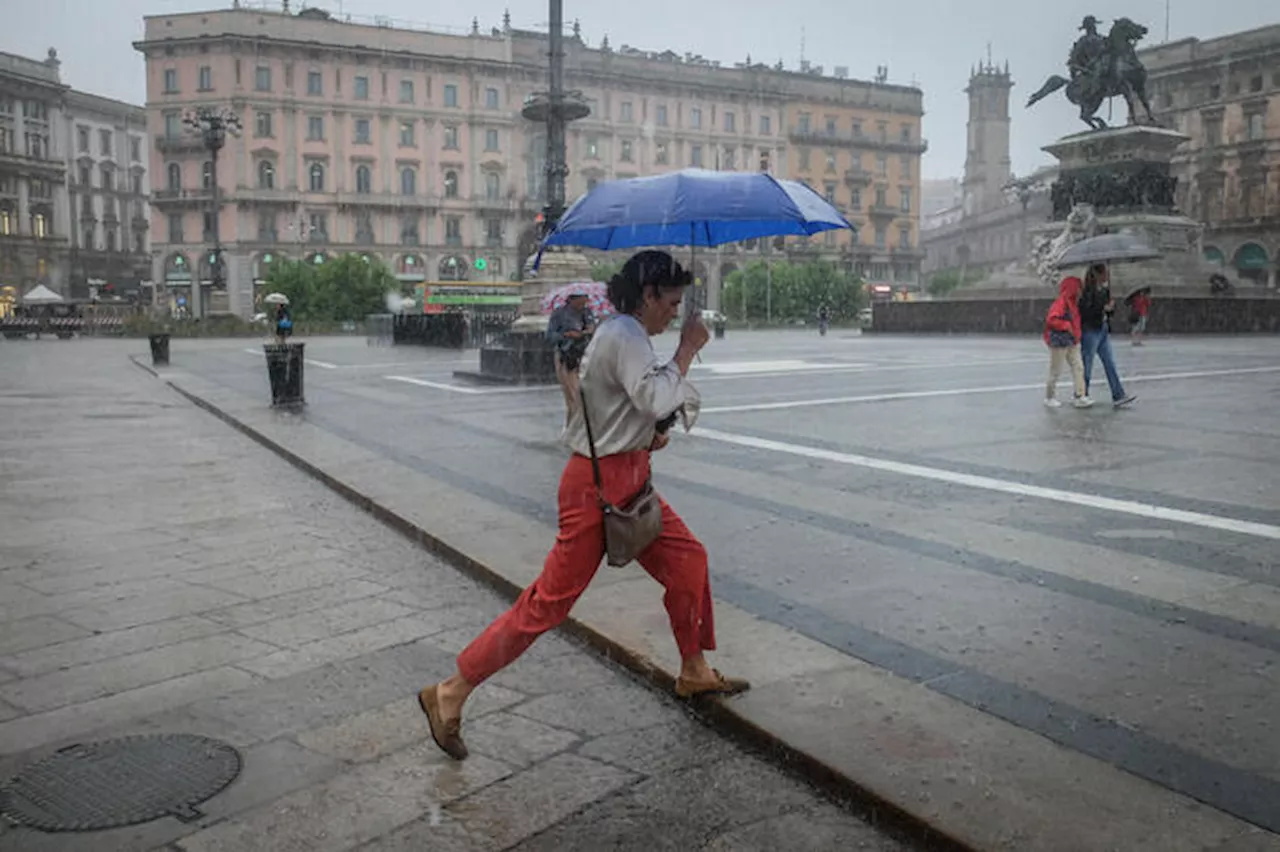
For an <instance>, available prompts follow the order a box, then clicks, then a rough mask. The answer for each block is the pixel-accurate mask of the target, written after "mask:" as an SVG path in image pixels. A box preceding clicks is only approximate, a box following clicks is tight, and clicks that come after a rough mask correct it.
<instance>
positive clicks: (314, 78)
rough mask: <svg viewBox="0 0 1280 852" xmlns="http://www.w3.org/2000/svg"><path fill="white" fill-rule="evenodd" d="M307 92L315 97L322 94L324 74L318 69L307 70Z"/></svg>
mask: <svg viewBox="0 0 1280 852" xmlns="http://www.w3.org/2000/svg"><path fill="white" fill-rule="evenodd" d="M307 94H308V95H315V96H317V97H318V96H320V95H323V94H324V75H323V74H321V73H320V72H319V71H308V72H307Z"/></svg>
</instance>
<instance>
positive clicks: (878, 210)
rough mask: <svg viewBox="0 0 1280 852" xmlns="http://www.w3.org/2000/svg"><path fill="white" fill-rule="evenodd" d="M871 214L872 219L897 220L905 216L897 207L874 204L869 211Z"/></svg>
mask: <svg viewBox="0 0 1280 852" xmlns="http://www.w3.org/2000/svg"><path fill="white" fill-rule="evenodd" d="M867 212H869V213H870V214H871V218H872V219H896V218H898V217H899V216H903V215H907V214H904V213H903V212H902V211H901V210H899V209H898V208H897V207H894V206H892V205H889V204H872V205H871V207H870V209H869V210H868V211H867Z"/></svg>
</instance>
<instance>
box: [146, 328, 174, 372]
mask: <svg viewBox="0 0 1280 852" xmlns="http://www.w3.org/2000/svg"><path fill="white" fill-rule="evenodd" d="M147 339H148V340H149V341H151V364H152V366H155V367H167V366H169V335H167V334H152V335H150V336H149V337H148V338H147Z"/></svg>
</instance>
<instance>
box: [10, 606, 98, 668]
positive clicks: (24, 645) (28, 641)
mask: <svg viewBox="0 0 1280 852" xmlns="http://www.w3.org/2000/svg"><path fill="white" fill-rule="evenodd" d="M88 635H90V632H89V631H88V630H85V629H84V628H83V627H77V626H76V625H74V624H72V623H71V622H69V621H63V620H62V619H60V618H56V617H54V616H51V615H39V616H36V617H34V618H20V619H15V620H13V621H9V620H7V619H2V618H0V664H2V663H5V662H6V660H5V658H7V657H10V656H12V655H14V654H19V653H21V652H23V651H26V650H29V649H31V648H41V647H43V646H45V645H53V644H56V643H58V642H66V641H67V640H69V639H76V638H79V637H81V636H88Z"/></svg>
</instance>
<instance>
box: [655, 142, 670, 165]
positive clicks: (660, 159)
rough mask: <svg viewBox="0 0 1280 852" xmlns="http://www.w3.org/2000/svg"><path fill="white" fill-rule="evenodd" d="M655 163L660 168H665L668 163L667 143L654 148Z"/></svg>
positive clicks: (660, 143)
mask: <svg viewBox="0 0 1280 852" xmlns="http://www.w3.org/2000/svg"><path fill="white" fill-rule="evenodd" d="M653 161H654V163H656V164H657V165H659V166H665V165H667V163H668V155H667V143H666V142H659V143H658V144H657V145H655V146H654V150H653Z"/></svg>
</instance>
